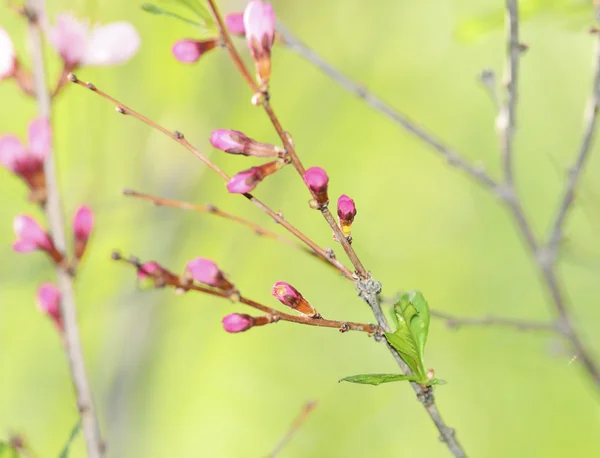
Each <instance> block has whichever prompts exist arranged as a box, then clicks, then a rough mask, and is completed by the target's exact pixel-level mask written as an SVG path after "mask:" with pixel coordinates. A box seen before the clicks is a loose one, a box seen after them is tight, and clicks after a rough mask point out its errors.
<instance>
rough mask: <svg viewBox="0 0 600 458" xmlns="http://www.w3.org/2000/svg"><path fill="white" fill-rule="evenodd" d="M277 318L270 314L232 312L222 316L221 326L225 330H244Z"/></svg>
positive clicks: (271, 321) (272, 321)
mask: <svg viewBox="0 0 600 458" xmlns="http://www.w3.org/2000/svg"><path fill="white" fill-rule="evenodd" d="M277 320H278V319H277V318H275V317H272V316H270V315H266V316H256V317H254V316H250V315H245V314H243V313H232V314H231V315H227V316H226V317H225V318H223V321H222V322H223V328H224V329H225V331H227V332H231V333H234V332H244V331H247V330H248V329H250V328H255V327H257V326H264V325H265V324H269V323H274V322H276V321H277Z"/></svg>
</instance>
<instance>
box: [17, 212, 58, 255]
mask: <svg viewBox="0 0 600 458" xmlns="http://www.w3.org/2000/svg"><path fill="white" fill-rule="evenodd" d="M13 228H14V231H15V234H16V235H17V240H16V241H15V242H14V243H13V250H15V251H17V252H19V253H29V252H32V251H35V250H42V251H46V252H51V251H53V250H54V245H53V243H52V240H51V239H50V237H49V236H48V234H47V233H46V231H45V230H44V229H43V228H42V227H41V226H40V225H39V223H38V222H37V221H36V220H35V219H33V218H32V217H31V216H28V215H18V216H17V217H16V218H15V219H14V222H13Z"/></svg>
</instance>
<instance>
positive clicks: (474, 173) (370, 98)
mask: <svg viewBox="0 0 600 458" xmlns="http://www.w3.org/2000/svg"><path fill="white" fill-rule="evenodd" d="M277 30H278V32H279V34H280V36H281V37H282V39H283V44H285V45H286V46H287V47H288V48H289V49H291V50H292V51H294V52H296V53H297V54H299V55H300V56H301V57H302V58H304V59H306V60H307V61H309V62H310V63H311V64H313V65H314V66H315V67H317V68H318V69H319V70H321V71H322V72H323V73H325V74H326V75H327V76H329V77H330V78H331V79H332V80H333V81H334V82H336V83H337V84H339V85H340V86H342V87H343V88H344V89H346V90H347V91H349V92H351V93H353V94H354V95H356V96H358V97H360V98H361V99H362V100H364V101H365V103H367V105H369V106H371V107H372V108H374V109H375V110H377V111H379V112H380V113H382V114H384V115H385V116H387V117H388V118H390V119H391V120H392V121H394V122H395V123H397V124H398V125H400V126H401V127H402V128H403V129H404V130H406V131H407V132H409V133H410V134H412V135H414V136H415V137H417V138H419V139H420V140H421V141H423V142H424V143H426V144H427V145H429V146H430V147H432V148H433V149H434V150H435V151H437V152H438V153H440V154H441V155H442V157H443V158H444V159H445V160H446V161H447V162H448V164H449V165H451V166H453V167H456V168H458V169H460V170H462V171H464V172H465V173H466V174H467V175H469V176H470V177H471V178H473V179H474V180H475V181H476V182H477V183H479V184H481V185H483V186H484V187H487V188H492V189H495V188H496V186H497V184H496V182H495V181H494V179H493V178H492V177H490V176H489V175H488V174H487V173H486V172H485V170H482V169H480V168H479V167H476V166H474V165H471V164H469V163H468V162H467V161H466V160H465V159H463V158H462V157H461V156H460V155H459V154H458V153H457V152H455V151H453V150H452V149H451V148H450V147H448V146H447V145H445V144H444V143H443V142H442V141H440V140H438V139H437V138H436V137H435V135H433V134H432V133H430V132H428V131H427V130H426V129H424V128H423V127H421V126H419V125H418V124H417V123H415V122H414V121H412V120H411V119H410V118H409V117H408V116H406V115H405V114H403V113H401V112H400V111H398V110H397V109H395V108H393V107H391V106H390V105H388V104H386V103H385V102H383V101H382V100H381V99H380V98H378V97H377V96H376V95H374V94H373V93H372V92H371V91H369V90H368V89H367V88H366V87H365V86H363V85H362V84H358V83H355V82H354V81H352V80H351V79H350V78H348V77H347V76H346V75H344V74H343V73H341V72H340V71H338V70H337V69H336V68H335V67H333V66H332V65H331V64H329V63H328V62H326V61H325V60H324V59H323V58H322V57H321V56H319V55H318V54H317V53H315V52H314V51H313V50H312V49H310V48H308V47H307V46H306V45H305V44H304V43H302V42H301V41H300V40H299V39H298V38H296V37H295V36H294V35H292V33H291V32H290V31H289V30H287V29H286V28H285V27H284V26H283V25H282V24H281V23H279V24H278V25H277Z"/></svg>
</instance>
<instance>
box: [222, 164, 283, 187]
mask: <svg viewBox="0 0 600 458" xmlns="http://www.w3.org/2000/svg"><path fill="white" fill-rule="evenodd" d="M284 165H285V162H284V161H273V162H268V163H266V164H263V165H260V166H258V167H252V168H249V169H248V170H244V171H243V172H240V173H238V174H236V175H235V176H233V177H232V178H231V179H230V180H229V181H228V182H227V190H228V191H229V192H230V193H232V194H246V193H247V192H250V191H252V190H253V189H254V188H255V187H256V185H257V184H258V183H260V182H261V181H262V180H264V179H265V178H266V177H268V176H269V175H272V174H273V173H275V172H277V171H278V170H279V169H281V168H282V167H283V166H284Z"/></svg>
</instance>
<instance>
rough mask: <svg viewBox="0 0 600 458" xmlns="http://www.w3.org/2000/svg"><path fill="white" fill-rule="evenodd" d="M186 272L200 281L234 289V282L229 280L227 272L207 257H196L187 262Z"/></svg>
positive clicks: (226, 288) (225, 289) (228, 289)
mask: <svg viewBox="0 0 600 458" xmlns="http://www.w3.org/2000/svg"><path fill="white" fill-rule="evenodd" d="M185 270H186V273H187V274H188V275H189V276H190V277H191V278H192V279H194V280H196V281H197V282H198V283H203V284H205V285H208V286H214V287H215V288H219V289H222V290H223V291H231V290H233V289H234V286H233V284H232V283H230V282H229V281H227V279H226V278H225V274H224V273H223V272H222V271H221V270H220V269H219V267H218V266H217V264H216V263H215V262H214V261H212V260H210V259H206V258H195V259H193V260H191V261H190V262H188V263H187V266H186V268H185Z"/></svg>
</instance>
